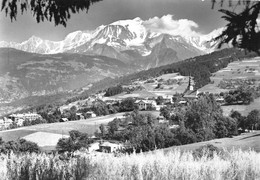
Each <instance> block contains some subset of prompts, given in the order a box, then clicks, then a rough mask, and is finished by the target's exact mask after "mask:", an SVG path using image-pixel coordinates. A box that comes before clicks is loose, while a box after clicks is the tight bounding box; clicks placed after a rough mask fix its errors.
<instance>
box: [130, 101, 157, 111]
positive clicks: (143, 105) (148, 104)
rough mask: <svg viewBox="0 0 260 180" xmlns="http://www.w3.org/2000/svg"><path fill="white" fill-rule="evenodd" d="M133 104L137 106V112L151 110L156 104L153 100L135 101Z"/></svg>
mask: <svg viewBox="0 0 260 180" xmlns="http://www.w3.org/2000/svg"><path fill="white" fill-rule="evenodd" d="M135 104H136V105H137V106H138V109H139V110H149V109H151V108H156V102H155V101H154V100H136V101H135Z"/></svg>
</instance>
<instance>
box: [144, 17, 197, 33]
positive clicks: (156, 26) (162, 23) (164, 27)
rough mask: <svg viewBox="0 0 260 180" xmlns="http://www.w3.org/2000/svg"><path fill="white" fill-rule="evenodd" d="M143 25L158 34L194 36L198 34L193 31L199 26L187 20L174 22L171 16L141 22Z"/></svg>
mask: <svg viewBox="0 0 260 180" xmlns="http://www.w3.org/2000/svg"><path fill="white" fill-rule="evenodd" d="M143 25H144V26H145V27H146V28H147V29H148V30H150V31H151V32H160V33H166V34H171V35H175V36H176V35H180V36H195V35H200V33H198V32H196V31H194V28H195V29H196V28H198V27H199V25H198V24H197V23H196V22H194V21H191V20H188V19H179V20H174V19H173V16H172V15H170V14H168V15H165V16H162V17H161V18H158V17H154V18H150V19H149V20H146V21H144V22H143Z"/></svg>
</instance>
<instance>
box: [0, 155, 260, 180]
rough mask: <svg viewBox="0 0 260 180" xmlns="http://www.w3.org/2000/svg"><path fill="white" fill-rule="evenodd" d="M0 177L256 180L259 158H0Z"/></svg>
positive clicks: (108, 179) (110, 156) (188, 156)
mask: <svg viewBox="0 0 260 180" xmlns="http://www.w3.org/2000/svg"><path fill="white" fill-rule="evenodd" d="M0 176H1V179H3V180H9V179H39V180H43V179H57V180H63V179H64V180H65V179H98V180H103V179H104V180H114V179H115V180H117V179H122V180H128V179H135V180H139V179H140V180H148V179H154V180H156V179H158V180H159V179H185V180H222V179H241V180H242V179H250V180H251V179H255V180H257V179H260V154H259V153H256V152H254V151H247V152H245V151H240V150H235V151H231V152H226V151H225V152H224V153H223V154H213V155H210V154H209V153H207V152H205V153H204V155H202V157H200V156H198V157H196V156H193V154H192V152H181V151H180V150H173V151H170V152H168V153H163V152H155V153H154V154H143V153H141V154H131V155H118V156H116V157H115V156H114V155H113V154H103V153H100V154H95V155H92V154H86V153H84V152H79V153H77V156H76V157H74V158H73V157H71V158H68V159H67V160H64V158H62V157H60V156H59V155H46V154H23V155H16V154H10V155H0Z"/></svg>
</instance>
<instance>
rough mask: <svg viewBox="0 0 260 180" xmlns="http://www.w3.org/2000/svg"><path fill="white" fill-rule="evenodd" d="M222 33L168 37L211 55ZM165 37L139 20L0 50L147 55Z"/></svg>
mask: <svg viewBox="0 0 260 180" xmlns="http://www.w3.org/2000/svg"><path fill="white" fill-rule="evenodd" d="M222 30H223V29H222V28H220V29H218V30H215V31H212V32H211V33H209V34H206V35H203V34H199V33H195V34H193V35H191V34H182V35H178V36H181V38H180V37H178V36H176V35H175V36H174V35H171V34H169V35H170V36H172V37H171V38H170V39H172V40H174V41H175V42H179V43H188V44H190V45H192V46H193V47H194V48H196V49H198V50H199V51H202V52H204V53H207V52H210V51H212V49H211V48H210V47H209V44H208V43H207V41H208V40H210V39H211V38H212V37H215V36H217V35H218V34H220V32H221V31H222ZM165 32H167V31H165ZM165 32H164V33H165ZM162 34H163V33H162V32H158V31H152V30H151V29H148V28H147V27H146V26H145V21H143V20H142V19H141V18H139V17H137V18H135V19H128V20H119V21H116V22H113V23H111V24H108V25H101V26H99V27H97V28H96V29H95V30H93V31H75V32H72V33H69V34H68V35H67V36H66V37H65V38H64V40H62V41H49V40H43V39H41V38H39V37H36V36H32V37H31V38H29V39H28V40H26V41H24V42H22V43H14V42H11V43H6V42H3V41H2V42H0V47H13V48H16V49H20V50H23V51H28V52H33V53H42V54H53V53H61V52H66V51H70V52H76V53H78V52H84V53H86V52H88V51H89V50H93V47H94V45H95V44H105V45H107V46H110V47H113V48H115V49H116V50H117V51H121V50H134V49H136V48H137V50H138V51H140V53H141V54H148V52H150V50H151V48H152V47H153V46H154V45H155V44H154V43H158V42H159V41H155V40H152V39H154V38H156V39H158V37H159V36H160V35H162ZM159 39H160V38H159ZM183 40H184V41H185V42H183ZM149 42H153V44H150V45H151V46H150V45H149ZM79 49H80V50H79Z"/></svg>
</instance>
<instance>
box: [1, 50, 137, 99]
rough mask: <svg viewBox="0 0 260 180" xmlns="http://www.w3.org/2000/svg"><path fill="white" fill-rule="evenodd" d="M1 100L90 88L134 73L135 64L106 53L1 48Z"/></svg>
mask: <svg viewBox="0 0 260 180" xmlns="http://www.w3.org/2000/svg"><path fill="white" fill-rule="evenodd" d="M0 67H1V69H0V84H1V88H0V102H1V103H7V102H12V101H14V100H18V99H21V98H26V97H29V96H42V95H51V94H57V93H62V92H69V91H70V90H74V89H78V88H81V87H85V86H86V87H87V86H88V85H89V84H92V83H94V82H97V81H99V80H101V79H104V78H106V77H110V78H114V77H117V76H122V75H126V74H128V73H133V72H135V69H136V68H135V66H132V65H129V64H126V63H124V62H122V61H119V60H117V59H113V58H109V57H105V56H88V55H82V54H68V53H61V54H53V55H41V54H33V53H27V52H23V51H19V50H16V49H8V48H2V49H0Z"/></svg>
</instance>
